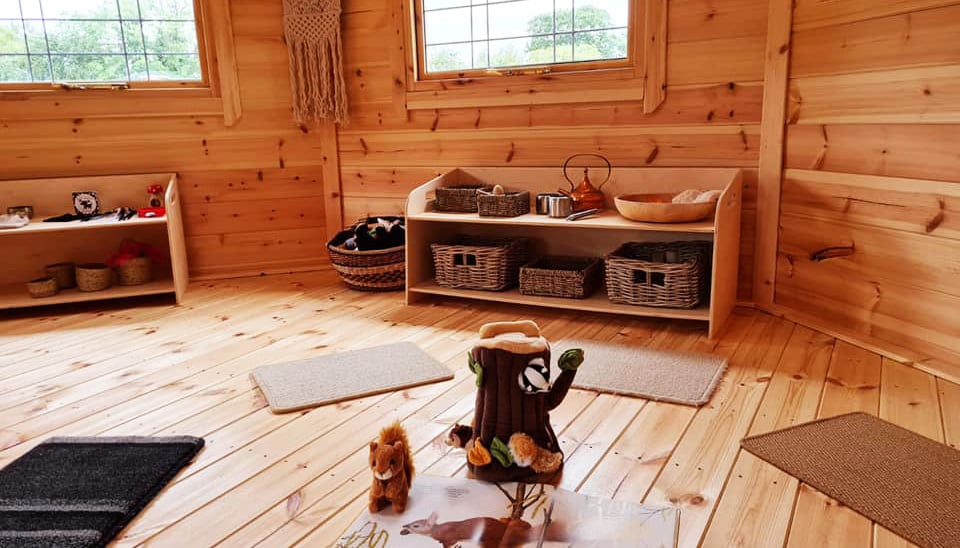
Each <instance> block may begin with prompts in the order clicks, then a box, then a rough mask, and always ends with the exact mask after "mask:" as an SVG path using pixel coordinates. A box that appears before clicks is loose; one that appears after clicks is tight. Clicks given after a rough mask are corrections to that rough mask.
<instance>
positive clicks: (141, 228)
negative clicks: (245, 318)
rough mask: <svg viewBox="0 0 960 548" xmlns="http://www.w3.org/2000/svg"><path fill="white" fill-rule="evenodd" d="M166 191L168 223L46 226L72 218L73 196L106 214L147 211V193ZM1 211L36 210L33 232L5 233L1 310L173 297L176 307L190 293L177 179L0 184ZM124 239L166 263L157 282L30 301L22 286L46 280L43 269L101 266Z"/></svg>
mask: <svg viewBox="0 0 960 548" xmlns="http://www.w3.org/2000/svg"><path fill="white" fill-rule="evenodd" d="M151 184H159V185H162V186H163V187H164V201H165V203H164V205H165V207H166V215H165V216H163V217H154V218H140V217H137V218H133V219H128V220H126V221H114V220H96V219H95V220H92V221H86V222H83V221H70V222H62V223H45V222H43V219H44V218H47V217H52V216H55V215H60V214H63V213H65V212H68V211H71V210H72V208H73V206H72V203H71V198H72V193H73V192H77V191H87V190H92V191H96V192H97V195H98V197H99V198H100V200H101V203H102V205H101V211H109V210H111V209H115V208H117V207H137V206H143V205H145V202H146V199H147V194H146V188H147V186H149V185H151ZM0 205H2V206H3V209H4V210H6V208H7V207H9V206H13V205H32V206H33V208H34V210H35V215H34V218H33V220H32V221H31V222H30V224H29V225H27V226H24V227H21V228H15V229H7V230H0V242H2V246H3V250H4V255H5V257H4V259H5V265H4V266H3V267H0V309H10V308H26V307H33V306H44V305H55V304H64V303H74V302H86V301H97V300H102V299H115V298H123V297H137V296H143V295H158V294H168V293H169V294H173V295H175V297H176V299H177V302H180V298H181V296H182V294H183V292H184V291H185V290H186V287H187V281H188V274H187V256H186V248H185V244H184V237H183V216H182V212H181V210H180V197H179V192H178V187H177V176H176V175H175V174H171V173H164V174H145V175H121V176H107V177H72V178H60V179H31V180H19V181H0ZM125 238H131V239H134V240H138V241H142V242H145V243H149V244H151V245H153V246H155V247H157V248H158V249H160V251H161V254H162V255H163V257H164V262H163V264H161V265H154V280H153V281H151V282H150V283H146V284H142V285H130V286H120V285H113V286H112V287H110V288H109V289H105V290H103V291H93V292H86V293H85V292H81V291H78V290H77V289H64V290H61V291H60V292H59V293H58V294H56V295H54V296H51V297H43V298H38V299H35V298H32V297H31V296H30V295H29V294H28V293H27V290H26V289H25V286H24V284H25V283H26V282H28V281H30V280H31V279H34V278H37V277H39V276H42V274H43V271H44V266H45V265H47V264H52V263H60V262H74V263H86V262H101V261H104V260H105V259H106V258H107V257H109V256H110V255H112V254H114V253H116V251H117V249H118V247H119V245H120V242H122V241H123V240H124V239H125Z"/></svg>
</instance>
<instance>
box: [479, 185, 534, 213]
mask: <svg viewBox="0 0 960 548" xmlns="http://www.w3.org/2000/svg"><path fill="white" fill-rule="evenodd" d="M477 210H478V211H479V213H480V216H481V217H517V216H519V215H524V214H526V213H530V193H529V192H527V191H526V190H521V191H518V192H506V193H504V194H494V193H493V192H492V191H491V192H488V191H486V190H478V191H477Z"/></svg>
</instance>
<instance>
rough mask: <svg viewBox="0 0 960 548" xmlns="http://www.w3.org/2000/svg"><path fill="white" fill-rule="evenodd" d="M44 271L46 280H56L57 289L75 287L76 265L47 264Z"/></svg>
mask: <svg viewBox="0 0 960 548" xmlns="http://www.w3.org/2000/svg"><path fill="white" fill-rule="evenodd" d="M44 270H45V271H46V273H47V277H48V278H53V279H54V280H56V282H57V288H58V289H71V288H74V287H77V276H76V265H74V264H73V263H57V264H48V265H47V266H46V267H45V268H44Z"/></svg>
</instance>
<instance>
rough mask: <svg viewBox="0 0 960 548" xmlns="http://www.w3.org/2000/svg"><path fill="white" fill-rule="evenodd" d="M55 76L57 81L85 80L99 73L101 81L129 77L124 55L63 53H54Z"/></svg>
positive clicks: (113, 80)
mask: <svg viewBox="0 0 960 548" xmlns="http://www.w3.org/2000/svg"><path fill="white" fill-rule="evenodd" d="M51 57H52V59H51V61H52V62H53V77H54V79H55V80H57V81H60V80H62V81H67V82H69V81H73V82H84V81H89V79H90V75H91V74H95V75H97V81H100V82H122V81H125V80H126V79H127V66H126V60H125V59H124V56H123V55H62V54H53V55H52V56H51Z"/></svg>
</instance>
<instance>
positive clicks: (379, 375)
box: [253, 342, 453, 413]
mask: <svg viewBox="0 0 960 548" xmlns="http://www.w3.org/2000/svg"><path fill="white" fill-rule="evenodd" d="M253 378H254V380H255V381H256V382H257V384H258V385H259V386H260V390H262V391H263V395H264V396H266V398H267V402H268V403H269V404H270V409H272V410H273V411H274V412H275V413H287V412H290V411H297V410H299V409H305V408H307V407H316V406H320V405H327V404H331V403H336V402H340V401H344V400H349V399H354V398H361V397H364V396H371V395H373V394H380V393H383V392H390V391H393V390H401V389H404V388H410V387H411V386H419V385H422V384H428V383H432V382H440V381H445V380H449V379H452V378H453V373H452V372H451V371H450V370H449V369H447V368H446V366H444V365H443V364H442V363H440V362H438V361H437V360H435V359H433V358H431V357H430V356H429V355H428V354H427V353H426V352H424V351H423V350H421V349H420V347H418V346H417V345H416V344H414V343H411V342H404V343H397V344H388V345H384V346H375V347H373V348H364V349H362V350H353V351H350V352H342V353H340V354H329V355H326V356H319V357H316V358H310V359H308V360H300V361H295V362H287V363H279V364H275V365H265V366H263V367H258V368H256V369H255V370H254V371H253Z"/></svg>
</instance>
